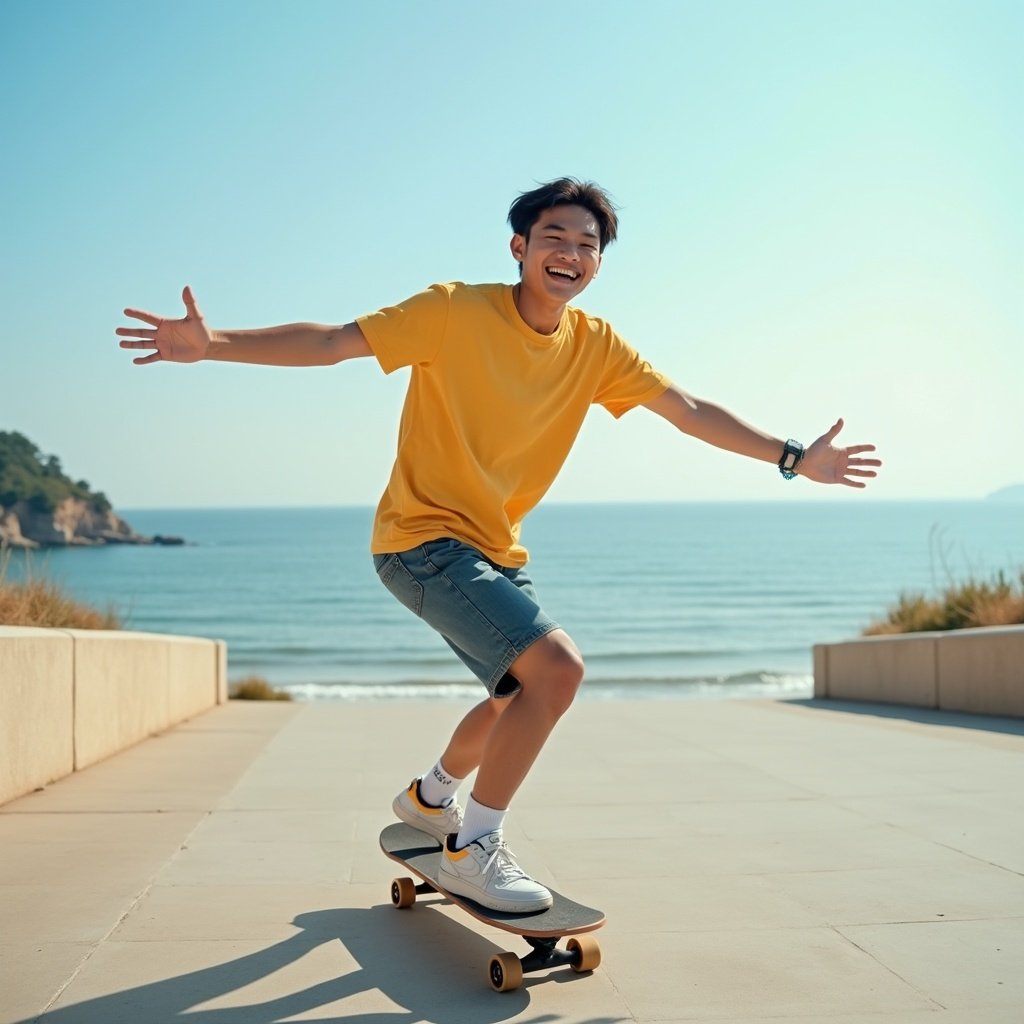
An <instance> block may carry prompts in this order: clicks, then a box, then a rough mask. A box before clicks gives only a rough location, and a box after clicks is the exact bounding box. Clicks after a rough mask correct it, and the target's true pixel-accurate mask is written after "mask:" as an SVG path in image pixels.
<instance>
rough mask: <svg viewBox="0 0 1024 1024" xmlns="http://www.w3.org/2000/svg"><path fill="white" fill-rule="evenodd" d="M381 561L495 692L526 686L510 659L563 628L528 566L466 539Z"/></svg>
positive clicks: (381, 568) (410, 603)
mask: <svg viewBox="0 0 1024 1024" xmlns="http://www.w3.org/2000/svg"><path fill="white" fill-rule="evenodd" d="M373 564H374V567H375V568H376V570H377V575H378V576H379V577H380V580H381V582H382V583H383V584H384V586H385V587H387V588H388V590H390V591H391V593H392V594H394V596H395V597H397V598H398V600H399V601H401V602H402V604H404V605H405V606H406V608H408V609H409V610H410V611H411V612H413V613H414V614H416V615H418V616H419V617H420V618H421V619H423V621H424V622H426V623H427V624H428V625H430V626H432V627H433V628H434V629H435V630H437V632H438V633H440V634H441V636H442V637H444V639H445V641H446V643H447V644H448V646H449V647H451V649H452V650H453V651H454V652H455V653H456V654H457V655H458V656H459V657H460V658H461V659H462V661H463V662H464V663H465V664H466V666H467V667H468V668H469V670H470V671H471V672H472V673H473V674H474V675H475V676H476V677H477V678H478V679H480V681H481V682H483V684H484V685H485V686H486V687H487V692H488V693H489V694H490V695H491V696H492V697H511V696H512V695H513V694H514V693H518V692H519V690H520V689H521V688H522V687H521V685H520V683H519V680H518V679H516V678H515V677H514V676H511V675H509V674H508V669H509V666H510V665H511V664H512V662H513V661H515V660H516V658H518V657H519V655H520V654H522V653H523V651H525V650H526V648H527V647H529V646H530V645H531V644H532V643H534V642H535V641H537V640H539V639H540V638H541V637H542V636H544V634H545V633H550V632H551V631H552V630H553V629H558V628H559V625H558V623H557V622H555V621H554V619H552V618H550V617H549V616H548V615H547V614H545V612H544V611H543V609H542V608H541V607H540V603H539V602H538V600H537V593H536V591H535V590H534V589H533V581H532V580H531V579H530V577H529V575H528V574H527V572H526V570H525V569H522V568H520V569H509V568H507V567H506V566H503V565H496V564H495V563H494V562H492V561H490V560H489V559H488V558H486V557H485V556H484V555H482V554H481V553H480V552H479V551H477V550H476V549H475V548H472V547H470V546H469V545H468V544H463V543H462V541H460V540H454V539H452V538H450V537H445V538H443V539H441V540H431V541H427V543H426V544H421V545H420V546H419V547H416V548H411V549H410V550H409V551H400V552H397V553H394V554H388V555H374V556H373Z"/></svg>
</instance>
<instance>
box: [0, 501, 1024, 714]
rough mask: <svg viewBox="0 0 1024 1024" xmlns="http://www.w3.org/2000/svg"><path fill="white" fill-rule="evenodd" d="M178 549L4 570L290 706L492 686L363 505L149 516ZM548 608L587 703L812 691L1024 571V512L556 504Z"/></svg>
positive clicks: (548, 558) (53, 553)
mask: <svg viewBox="0 0 1024 1024" xmlns="http://www.w3.org/2000/svg"><path fill="white" fill-rule="evenodd" d="M121 514H122V516H123V517H124V518H125V519H127V521H128V522H129V523H130V524H131V525H132V526H133V527H134V528H135V529H136V530H137V531H138V532H140V533H143V534H157V533H159V534H172V535H180V536H182V537H184V538H185V539H186V541H187V543H186V544H185V545H183V546H181V547H159V546H127V545H123V546H122V545H118V546H108V547H97V548H74V549H51V550H49V551H46V552H33V553H30V554H29V555H28V556H27V557H26V556H25V555H24V554H23V553H20V552H16V553H13V554H12V557H11V559H10V561H9V564H8V567H7V573H8V575H9V576H11V577H13V578H18V577H19V576H22V575H24V573H25V572H26V571H27V572H31V573H33V574H34V575H36V576H46V577H50V578H53V579H55V580H57V581H59V582H60V583H62V584H63V585H64V586H65V587H66V588H67V589H68V590H69V591H71V593H72V594H74V595H75V596H76V597H78V598H80V599H81V600H83V601H87V602H90V603H93V604H97V605H100V606H103V607H106V606H108V605H109V606H113V607H114V608H115V609H116V610H117V611H118V612H119V613H120V615H121V617H122V620H123V622H124V625H125V627H126V628H129V629H133V630H139V631H144V632H153V633H177V634H185V635H191V636H199V637H210V638H216V639H221V640H225V641H227V644H228V670H229V676H230V678H231V679H232V680H237V679H239V678H242V677H245V676H249V675H260V676H263V677H265V678H266V679H267V680H269V681H270V682H271V683H272V684H273V685H274V686H276V687H278V688H281V689H284V690H288V691H290V692H291V693H292V695H293V696H294V697H296V698H297V699H303V700H313V701H321V700H342V701H352V700H361V699H376V700H379V699H400V698H408V697H417V698H427V699H460V700H461V699H465V698H474V697H478V696H480V695H481V694H482V693H483V691H482V690H481V688H480V685H479V683H477V682H476V681H475V679H474V678H473V677H472V676H471V675H470V673H469V672H468V670H467V669H465V668H464V667H463V665H462V663H461V662H460V661H458V659H457V658H455V657H454V655H453V654H452V653H451V652H450V651H449V649H448V647H447V646H446V645H445V644H444V642H443V641H442V640H441V639H440V638H439V637H437V636H436V635H435V634H434V633H433V632H432V630H430V628H429V627H427V626H426V625H425V624H424V623H423V622H421V621H419V620H418V619H417V618H415V616H413V615H412V614H411V613H409V612H408V611H406V610H405V609H404V608H403V607H402V606H401V605H399V604H398V603H397V602H396V601H395V600H394V598H392V597H391V596H390V594H388V592H387V591H386V590H385V589H384V588H383V587H382V586H381V584H380V582H379V581H378V579H377V577H376V574H375V573H374V570H373V565H372V562H371V559H370V556H369V554H368V540H369V534H370V525H371V521H372V517H373V510H372V509H370V508H354V507H345V508H252V509H238V508H235V509H166V510H154V509H140V510H134V511H133V510H124V511H122V512H121ZM523 540H524V543H525V544H526V545H527V547H528V548H529V550H530V555H531V559H530V568H531V575H532V576H533V579H534V582H535V584H536V586H537V589H538V592H539V594H540V597H541V601H542V603H543V605H544V607H545V609H546V610H547V611H548V613H549V614H550V615H551V616H552V617H554V618H555V619H556V620H557V621H558V622H559V623H561V624H562V626H564V628H565V629H566V630H568V632H569V633H570V635H571V636H572V637H573V639H574V640H575V641H576V644H577V646H578V647H579V648H580V650H581V651H582V652H583V655H584V658H585V661H586V665H587V677H586V683H585V684H584V690H583V693H584V696H585V697H587V698H591V699H616V698H622V697H640V698H662V699H664V698H703V699H708V698H730V697H751V696H758V697H762V696H768V697H802V696H809V695H810V694H811V692H812V685H813V680H812V648H813V645H815V644H819V643H829V642H833V641H838V640H845V639H850V638H853V637H856V636H858V635H859V634H860V633H861V631H862V630H863V629H864V627H865V626H867V625H868V624H869V623H870V622H872V621H873V620H877V619H879V618H883V617H884V616H885V613H886V611H887V609H888V608H889V607H890V606H891V605H893V604H894V602H895V601H896V600H897V599H898V597H899V595H900V594H901V593H903V592H914V591H920V592H923V593H926V594H934V593H936V592H938V591H940V590H941V589H942V588H943V587H944V586H946V585H947V584H949V583H951V582H955V581H957V580H960V579H963V578H964V577H966V576H968V575H973V576H976V577H977V576H982V577H988V576H992V575H994V574H995V573H996V572H998V571H1000V570H1002V571H1004V572H1006V573H1008V574H1009V575H1011V576H1012V577H1013V578H1016V577H1017V574H1018V573H1019V572H1020V571H1021V569H1022V568H1024V505H1021V504H1014V503H1010V502H1006V503H1002V502H996V501H961V502H880V501H874V502H872V501H864V500H860V498H859V496H858V495H851V496H850V498H849V500H838V501H837V500H830V501H817V502H815V501H808V502H800V501H795V502H773V503H767V502H765V503H745V502H723V503H711V502H708V503H704V502H702V503H685V504H604V505H601V504H587V505H571V504H562V505H559V504H551V505H547V506H542V507H540V508H538V509H536V510H535V511H534V512H533V513H532V514H531V516H530V517H529V519H528V521H527V523H526V526H525V528H524V534H523Z"/></svg>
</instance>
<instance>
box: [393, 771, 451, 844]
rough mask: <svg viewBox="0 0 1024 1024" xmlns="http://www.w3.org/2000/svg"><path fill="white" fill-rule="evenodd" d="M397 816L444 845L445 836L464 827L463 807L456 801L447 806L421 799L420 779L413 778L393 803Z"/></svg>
mask: <svg viewBox="0 0 1024 1024" xmlns="http://www.w3.org/2000/svg"><path fill="white" fill-rule="evenodd" d="M391 809H392V810H393V811H394V812H395V816H396V817H398V818H401V820H402V821H404V822H405V823H406V825H412V827H413V828H418V829H419V830H420V831H421V832H426V833H427V835H430V836H433V837H434V838H435V839H436V840H437V841H438V842H439V843H441V844H442V845H444V840H445V836H447V835H448V834H449V833H451V832H458V831H459V829H460V828H462V808H461V807H460V806H459V805H458V803H457V802H456V801H454V800H453V801H452V802H451V803H450V804H448V806H447V807H431V806H430V804H425V803H424V802H423V801H422V800H421V799H420V780H419V779H413V780H412V782H410V783H409V788H408V789H403V790H402V792H401V793H399V794H398V796H396V797H395V799H394V802H393V803H392V804H391Z"/></svg>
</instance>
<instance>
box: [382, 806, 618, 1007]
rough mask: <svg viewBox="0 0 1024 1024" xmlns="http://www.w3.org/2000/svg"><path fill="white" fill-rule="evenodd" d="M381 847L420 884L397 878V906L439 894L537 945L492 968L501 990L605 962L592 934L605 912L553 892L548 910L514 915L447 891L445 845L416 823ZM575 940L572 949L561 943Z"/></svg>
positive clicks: (499, 958)
mask: <svg viewBox="0 0 1024 1024" xmlns="http://www.w3.org/2000/svg"><path fill="white" fill-rule="evenodd" d="M380 848H381V850H383V851H384V853H385V855H386V856H388V857H390V858H391V860H393V861H397V862H398V863H399V864H402V865H404V866H405V867H406V868H408V869H409V870H410V871H411V872H412V873H413V874H414V875H416V877H417V878H418V879H419V880H420V881H419V884H417V883H416V881H415V879H412V878H396V879H395V880H394V881H393V882H392V883H391V902H392V904H394V906H396V907H397V908H399V909H406V908H408V907H411V906H412V905H413V904H414V903H415V902H416V897H417V895H424V894H426V893H438V894H439V895H441V896H443V897H444V898H445V899H447V900H448V901H449V902H450V903H452V904H453V905H454V906H456V907H459V909H461V910H464V911H466V913H467V914H469V915H470V916H472V917H475V918H476V919H477V920H478V921H482V922H483V923H484V924H488V925H491V926H492V927H494V928H500V929H502V930H503V931H506V932H512V933H513V934H514V935H521V936H522V937H523V938H524V939H526V941H527V943H529V945H530V946H531V947H532V948H531V952H529V953H528V954H527V955H526V956H524V957H520V956H517V955H516V954H515V953H498V954H495V955H494V956H492V957H491V959H490V962H489V963H488V965H487V978H488V981H489V982H490V984H491V987H492V988H493V989H495V990H496V991H498V992H508V991H510V990H512V989H515V988H518V987H519V986H520V985H521V984H522V981H523V975H524V974H530V973H533V972H535V971H544V970H548V969H549V968H552V967H562V966H568V967H571V968H572V969H573V970H574V971H575V972H576V973H578V974H583V973H588V972H590V971H593V970H594V969H595V968H596V967H597V966H598V964H600V962H601V948H600V946H599V945H598V944H597V941H596V940H595V939H594V938H593V936H590V935H587V934H586V933H587V932H592V931H594V930H595V929H597V928H600V927H601V925H603V924H604V922H605V917H604V914H603V913H602V912H601V911H600V910H595V909H594V908H593V907H586V906H584V905H583V904H582V903H576V902H574V901H573V900H570V899H568V898H567V897H565V896H563V895H561V893H557V892H555V891H554V890H553V889H551V888H550V886H549V887H548V888H549V889H550V891H551V895H552V897H553V900H554V902H553V903H552V905H551V906H550V907H549V908H548V909H547V910H539V911H534V912H532V913H528V914H512V913H508V912H507V911H502V910H490V909H488V908H487V907H483V906H481V905H480V904H479V903H477V902H476V901H475V900H471V899H468V898H467V897H465V896H458V895H455V894H454V893H450V892H447V891H445V889H444V888H443V887H442V886H441V885H440V884H439V883H438V881H437V871H438V867H439V866H440V864H441V846H440V844H439V843H438V842H437V840H436V839H434V838H433V837H432V836H430V835H428V834H427V833H426V832H420V831H419V829H415V828H412V827H411V826H410V825H406V824H403V823H396V824H394V825H388V826H387V828H385V829H384V831H383V832H381V834H380ZM566 937H569V941H568V942H567V943H566V948H565V949H561V948H560V947H559V946H558V943H559V942H560V941H561V940H562V939H563V938H566Z"/></svg>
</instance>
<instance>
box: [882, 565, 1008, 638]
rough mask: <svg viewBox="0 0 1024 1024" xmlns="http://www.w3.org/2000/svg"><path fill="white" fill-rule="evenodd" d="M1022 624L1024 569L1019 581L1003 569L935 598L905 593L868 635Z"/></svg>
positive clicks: (958, 584) (959, 585) (953, 584)
mask: <svg viewBox="0 0 1024 1024" xmlns="http://www.w3.org/2000/svg"><path fill="white" fill-rule="evenodd" d="M1019 624H1024V570H1022V571H1021V572H1020V574H1019V576H1018V578H1017V580H1012V579H1007V577H1006V574H1005V573H1003V572H999V573H997V574H996V575H995V576H993V577H992V578H991V579H988V580H978V579H974V578H970V579H968V580H966V581H965V582H960V583H951V584H950V585H949V586H947V587H946V589H945V590H944V591H943V592H942V594H941V595H940V596H939V597H934V598H929V597H926V596H925V595H924V594H920V593H911V594H901V595H900V597H899V600H898V601H897V603H896V604H895V605H894V606H893V607H892V608H890V609H889V611H888V612H887V614H886V617H885V619H883V620H881V621H879V622H873V623H871V625H869V626H868V627H867V629H865V630H864V635H865V636H880V635H885V634H891V633H920V632H926V631H931V630H941V629H967V628H969V627H972V626H1012V625H1019Z"/></svg>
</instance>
